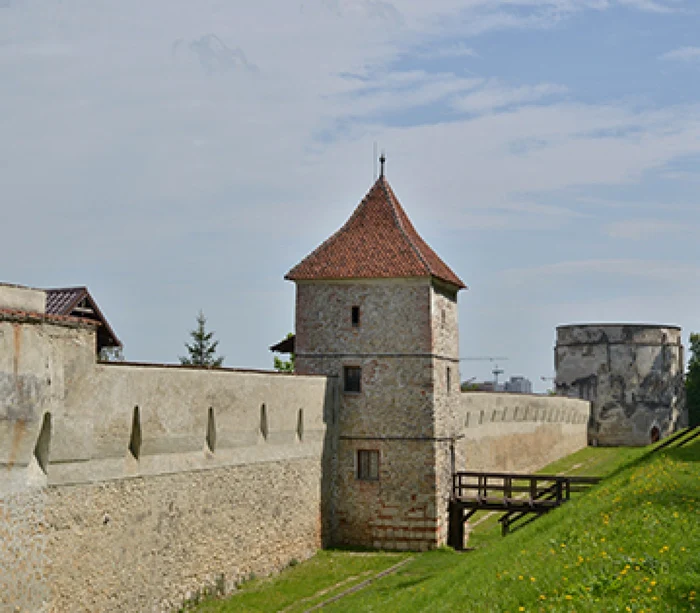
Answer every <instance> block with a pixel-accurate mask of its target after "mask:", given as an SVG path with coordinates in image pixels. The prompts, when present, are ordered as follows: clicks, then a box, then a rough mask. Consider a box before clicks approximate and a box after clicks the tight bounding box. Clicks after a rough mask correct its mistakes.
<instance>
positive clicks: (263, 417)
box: [260, 403, 270, 440]
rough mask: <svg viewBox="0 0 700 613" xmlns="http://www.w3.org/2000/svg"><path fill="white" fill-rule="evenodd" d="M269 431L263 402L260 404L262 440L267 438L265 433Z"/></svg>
mask: <svg viewBox="0 0 700 613" xmlns="http://www.w3.org/2000/svg"><path fill="white" fill-rule="evenodd" d="M269 433H270V431H269V429H268V425H267V407H266V406H265V403H263V404H261V405H260V434H262V437H263V439H264V440H267V435H268V434H269Z"/></svg>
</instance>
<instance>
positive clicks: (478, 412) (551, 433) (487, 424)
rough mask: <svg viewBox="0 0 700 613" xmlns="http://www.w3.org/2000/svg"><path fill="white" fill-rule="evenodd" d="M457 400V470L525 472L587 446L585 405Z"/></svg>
mask: <svg viewBox="0 0 700 613" xmlns="http://www.w3.org/2000/svg"><path fill="white" fill-rule="evenodd" d="M460 400H461V402H460V405H459V415H458V420H459V423H460V424H461V435H462V438H460V439H459V440H458V441H457V449H456V451H457V453H456V457H457V460H456V464H457V470H483V471H509V472H531V471H533V470H537V469H539V468H542V467H543V466H546V465H547V464H549V463H550V462H553V461H555V460H557V459H559V458H561V457H563V456H565V455H568V454H570V453H573V452H574V451H578V450H579V449H582V448H583V447H586V445H587V424H588V418H589V414H590V403H589V402H587V401H584V400H574V399H571V398H564V397H561V396H535V395H528V394H496V393H490V392H464V393H462V395H461V398H460Z"/></svg>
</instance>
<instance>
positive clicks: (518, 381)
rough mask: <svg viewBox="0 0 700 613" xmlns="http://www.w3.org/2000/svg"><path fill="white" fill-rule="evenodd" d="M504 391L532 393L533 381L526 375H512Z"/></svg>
mask: <svg viewBox="0 0 700 613" xmlns="http://www.w3.org/2000/svg"><path fill="white" fill-rule="evenodd" d="M503 389H504V391H506V392H512V393H515V394H532V381H530V379H526V378H525V377H511V378H510V381H506V382H505V384H504V387H503Z"/></svg>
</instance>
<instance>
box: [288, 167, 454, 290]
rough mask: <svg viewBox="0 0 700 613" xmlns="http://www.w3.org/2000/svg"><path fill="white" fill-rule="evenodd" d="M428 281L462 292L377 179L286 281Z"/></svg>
mask: <svg viewBox="0 0 700 613" xmlns="http://www.w3.org/2000/svg"><path fill="white" fill-rule="evenodd" d="M407 277H432V278H435V279H439V280H441V281H444V282H445V283H448V284H450V285H453V286H455V287H456V288H457V289H458V290H459V289H462V288H464V287H466V286H465V285H464V283H463V282H462V280H461V279H460V278H459V277H457V275H456V274H455V273H454V272H453V271H452V270H450V268H449V267H448V266H447V264H445V263H444V262H443V261H442V260H441V259H440V257H439V256H438V255H437V254H436V253H435V252H434V251H433V250H432V248H431V247H430V246H429V245H428V244H427V243H426V242H425V241H424V240H423V239H422V238H421V236H420V235H419V234H418V232H417V231H416V229H415V227H414V226H413V224H412V223H411V220H410V218H409V217H408V215H407V214H406V211H405V210H404V209H403V207H402V206H401V203H400V202H399V200H398V198H397V197H396V194H394V191H393V190H392V189H391V186H390V185H389V182H388V181H387V179H386V177H385V176H384V175H381V176H380V177H379V178H378V179H377V180H376V181H375V182H374V183H373V185H372V187H371V188H370V189H369V191H368V192H367V193H366V194H365V196H364V198H363V199H362V200H361V201H360V203H359V205H358V206H357V207H356V208H355V210H354V211H353V212H352V214H351V215H350V217H349V218H348V219H347V221H346V222H345V223H344V224H343V225H342V226H341V227H340V229H339V230H337V231H336V232H335V233H333V234H332V235H331V236H330V237H329V238H327V239H326V240H325V241H323V242H322V243H321V244H320V245H319V246H318V247H317V248H316V249H314V250H313V251H312V252H311V253H310V254H309V255H307V256H306V257H305V258H304V259H302V260H301V262H299V263H298V264H297V265H296V266H294V267H293V268H292V269H291V270H289V272H287V274H286V275H285V277H284V278H285V279H288V280H291V281H303V280H314V279H387V278H407Z"/></svg>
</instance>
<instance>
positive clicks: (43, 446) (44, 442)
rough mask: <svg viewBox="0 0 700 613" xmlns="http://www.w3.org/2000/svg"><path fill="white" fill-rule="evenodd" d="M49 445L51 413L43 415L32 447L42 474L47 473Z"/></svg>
mask: <svg viewBox="0 0 700 613" xmlns="http://www.w3.org/2000/svg"><path fill="white" fill-rule="evenodd" d="M50 445H51V413H44V419H43V421H42V423H41V431H40V432H39V437H38V438H37V441H36V446H35V447H34V457H35V458H36V461H37V462H38V463H39V466H41V470H43V471H44V474H47V473H48V472H49V447H50Z"/></svg>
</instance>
